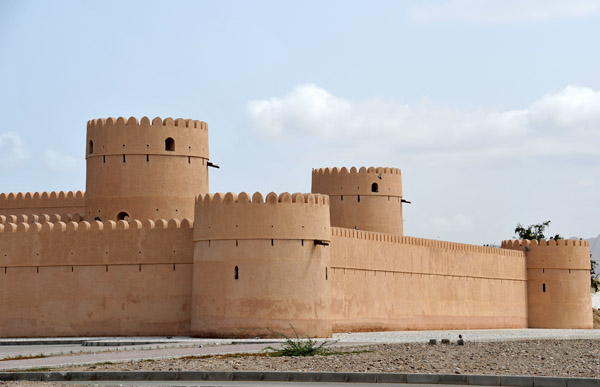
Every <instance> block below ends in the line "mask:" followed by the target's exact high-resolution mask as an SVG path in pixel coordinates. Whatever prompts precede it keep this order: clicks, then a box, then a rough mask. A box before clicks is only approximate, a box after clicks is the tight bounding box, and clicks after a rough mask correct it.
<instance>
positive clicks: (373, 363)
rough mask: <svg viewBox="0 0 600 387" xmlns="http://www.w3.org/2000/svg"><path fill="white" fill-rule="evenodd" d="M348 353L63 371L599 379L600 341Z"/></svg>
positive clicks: (393, 347) (390, 347)
mask: <svg viewBox="0 0 600 387" xmlns="http://www.w3.org/2000/svg"><path fill="white" fill-rule="evenodd" d="M340 351H343V352H344V353H343V354H340V355H332V356H314V357H304V358H300V357H267V356H265V355H264V354H262V355H218V356H207V357H202V358H186V359H170V360H146V361H136V362H125V363H114V364H97V365H86V366H71V367H64V368H60V369H57V370H61V371H76V370H77V371H92V370H93V371H119V370H123V371H138V370H155V371H158V370H162V371H173V370H174V371H179V370H181V371H324V372H401V373H443V374H452V373H454V374H482V375H542V376H568V377H599V376H600V341H599V340H531V341H510V342H487V343H485V342H484V343H482V342H473V343H470V342H466V343H465V345H464V346H459V345H456V344H454V343H451V344H437V345H428V344H423V343H406V344H380V345H370V346H355V347H344V348H340Z"/></svg>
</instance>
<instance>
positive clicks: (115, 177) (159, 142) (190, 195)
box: [84, 117, 208, 220]
mask: <svg viewBox="0 0 600 387" xmlns="http://www.w3.org/2000/svg"><path fill="white" fill-rule="evenodd" d="M86 144H87V147H86V156H85V157H86V162H87V176H86V194H85V195H86V198H85V199H86V203H85V215H84V217H85V218H86V219H88V220H93V219H95V218H100V219H102V220H121V219H128V218H129V219H158V218H165V219H169V218H190V219H192V218H193V217H194V198H195V196H196V195H198V194H200V193H206V192H208V127H207V125H206V123H205V122H202V121H195V120H184V119H177V120H173V119H171V118H166V119H165V120H162V119H160V118H155V119H154V120H152V122H151V121H150V119H149V118H147V117H143V118H142V119H141V121H138V120H137V119H136V118H134V117H131V118H129V119H125V118H123V117H119V118H116V119H115V118H107V119H96V120H91V121H88V123H87V141H86Z"/></svg>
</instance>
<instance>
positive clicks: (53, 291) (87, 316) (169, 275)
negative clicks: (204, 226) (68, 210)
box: [0, 219, 193, 337]
mask: <svg viewBox="0 0 600 387" xmlns="http://www.w3.org/2000/svg"><path fill="white" fill-rule="evenodd" d="M192 248H193V245H192V228H191V222H190V221H188V220H187V219H184V220H182V221H178V220H170V221H168V222H167V221H165V220H158V221H156V222H153V221H149V220H148V221H144V222H143V223H142V222H139V221H133V222H131V223H127V222H124V221H120V222H118V223H115V222H112V221H107V222H92V223H88V222H80V223H76V222H69V223H65V222H57V223H43V224H42V223H20V224H18V225H17V224H14V223H6V224H3V225H0V311H2V313H0V335H1V336H2V337H42V336H97V335H115V336H120V335H187V334H189V327H190V309H191V291H192V289H191V288H192V254H193V252H192Z"/></svg>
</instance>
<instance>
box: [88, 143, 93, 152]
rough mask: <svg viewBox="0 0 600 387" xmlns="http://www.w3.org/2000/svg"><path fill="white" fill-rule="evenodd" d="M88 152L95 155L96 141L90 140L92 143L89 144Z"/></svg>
mask: <svg viewBox="0 0 600 387" xmlns="http://www.w3.org/2000/svg"><path fill="white" fill-rule="evenodd" d="M88 153H89V154H91V155H93V154H94V141H92V140H90V144H89V146H88Z"/></svg>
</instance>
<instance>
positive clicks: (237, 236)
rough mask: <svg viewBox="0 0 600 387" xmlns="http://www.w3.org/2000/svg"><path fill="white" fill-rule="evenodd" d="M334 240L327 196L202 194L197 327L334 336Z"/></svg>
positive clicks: (199, 330)
mask: <svg viewBox="0 0 600 387" xmlns="http://www.w3.org/2000/svg"><path fill="white" fill-rule="evenodd" d="M330 240H331V227H330V225H329V206H328V198H327V196H324V195H314V194H294V195H290V194H289V193H282V194H281V195H279V196H277V195H276V194H275V193H270V194H268V195H267V196H266V197H265V198H264V199H263V196H262V195H261V194H260V193H255V194H254V195H252V197H250V196H249V195H248V194H247V193H245V192H242V193H240V194H239V195H236V194H234V193H227V194H220V193H217V194H214V195H212V194H207V195H203V196H200V197H199V198H198V202H197V204H196V218H195V222H194V269H193V270H194V280H193V291H192V316H191V330H192V334H193V335H197V336H202V337H232V336H234V337H240V336H242V337H244V336H246V337H255V336H262V337H265V336H273V335H274V334H275V333H274V332H279V333H284V334H287V335H294V332H293V330H292V328H291V326H293V327H294V328H295V329H297V331H298V333H300V334H302V335H303V336H304V335H308V336H311V337H329V336H331V319H330V303H331V299H330V294H331V284H330V281H331V278H330V274H331V273H330V272H329V273H328V270H329V269H328V266H329V257H330V255H329V246H328V245H329V241H330Z"/></svg>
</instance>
